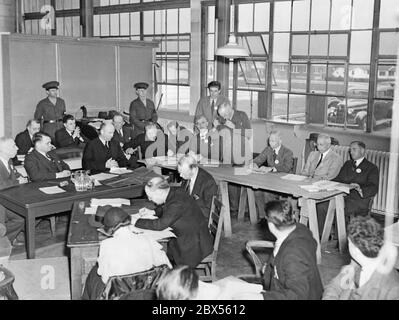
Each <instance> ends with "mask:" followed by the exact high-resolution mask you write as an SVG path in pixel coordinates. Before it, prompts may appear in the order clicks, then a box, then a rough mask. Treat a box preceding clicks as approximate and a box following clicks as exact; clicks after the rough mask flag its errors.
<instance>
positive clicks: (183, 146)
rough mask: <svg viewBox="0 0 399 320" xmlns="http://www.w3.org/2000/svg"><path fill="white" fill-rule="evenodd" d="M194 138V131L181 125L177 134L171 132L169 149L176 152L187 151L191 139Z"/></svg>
mask: <svg viewBox="0 0 399 320" xmlns="http://www.w3.org/2000/svg"><path fill="white" fill-rule="evenodd" d="M192 138H193V134H192V132H191V131H190V130H188V129H186V128H185V127H183V126H180V127H179V129H178V132H177V135H173V134H171V133H169V136H168V149H170V150H172V151H173V153H175V154H176V153H186V152H187V151H188V150H189V147H190V141H191V139H192Z"/></svg>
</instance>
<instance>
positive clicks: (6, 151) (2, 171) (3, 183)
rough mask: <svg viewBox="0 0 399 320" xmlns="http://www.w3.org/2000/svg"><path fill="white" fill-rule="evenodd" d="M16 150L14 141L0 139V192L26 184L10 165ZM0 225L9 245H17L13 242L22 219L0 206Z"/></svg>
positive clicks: (21, 224) (21, 226)
mask: <svg viewBox="0 0 399 320" xmlns="http://www.w3.org/2000/svg"><path fill="white" fill-rule="evenodd" d="M17 150H18V148H17V146H16V145H15V142H14V140H12V139H11V138H6V137H1V138H0V190H3V189H6V188H9V187H13V186H17V185H18V184H23V183H27V182H28V179H27V178H24V177H22V176H21V175H20V174H19V173H18V172H17V171H16V170H15V168H14V166H13V164H12V161H11V159H12V158H14V157H15V156H16V154H17ZM0 224H4V225H5V226H6V228H7V233H6V235H7V237H8V238H9V240H10V241H11V243H12V244H14V245H15V244H17V243H16V242H15V241H14V240H16V237H17V235H18V233H20V231H22V230H23V228H24V219H23V218H21V217H20V216H18V215H17V214H15V213H13V212H11V211H9V210H7V209H6V208H4V207H3V206H2V205H0ZM21 244H23V243H21Z"/></svg>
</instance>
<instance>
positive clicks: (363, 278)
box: [359, 259, 379, 287]
mask: <svg viewBox="0 0 399 320" xmlns="http://www.w3.org/2000/svg"><path fill="white" fill-rule="evenodd" d="M374 260H375V261H372V262H370V263H369V264H367V265H365V266H362V269H361V271H360V278H359V287H361V286H363V285H364V284H365V283H366V282H367V281H369V280H370V278H371V276H372V275H373V273H374V271H375V270H376V269H377V267H378V264H379V259H374Z"/></svg>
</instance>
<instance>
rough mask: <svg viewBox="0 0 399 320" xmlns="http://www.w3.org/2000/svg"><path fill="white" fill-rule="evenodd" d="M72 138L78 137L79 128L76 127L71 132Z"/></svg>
mask: <svg viewBox="0 0 399 320" xmlns="http://www.w3.org/2000/svg"><path fill="white" fill-rule="evenodd" d="M72 138H74V139H76V138H80V128H79V127H76V129H75V131H74V132H73V135H72Z"/></svg>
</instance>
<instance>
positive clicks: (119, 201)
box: [90, 198, 130, 207]
mask: <svg viewBox="0 0 399 320" xmlns="http://www.w3.org/2000/svg"><path fill="white" fill-rule="evenodd" d="M107 205H108V206H111V207H122V205H126V206H129V205H130V200H129V199H123V198H114V199H91V201H90V206H91V207H102V206H107Z"/></svg>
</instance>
